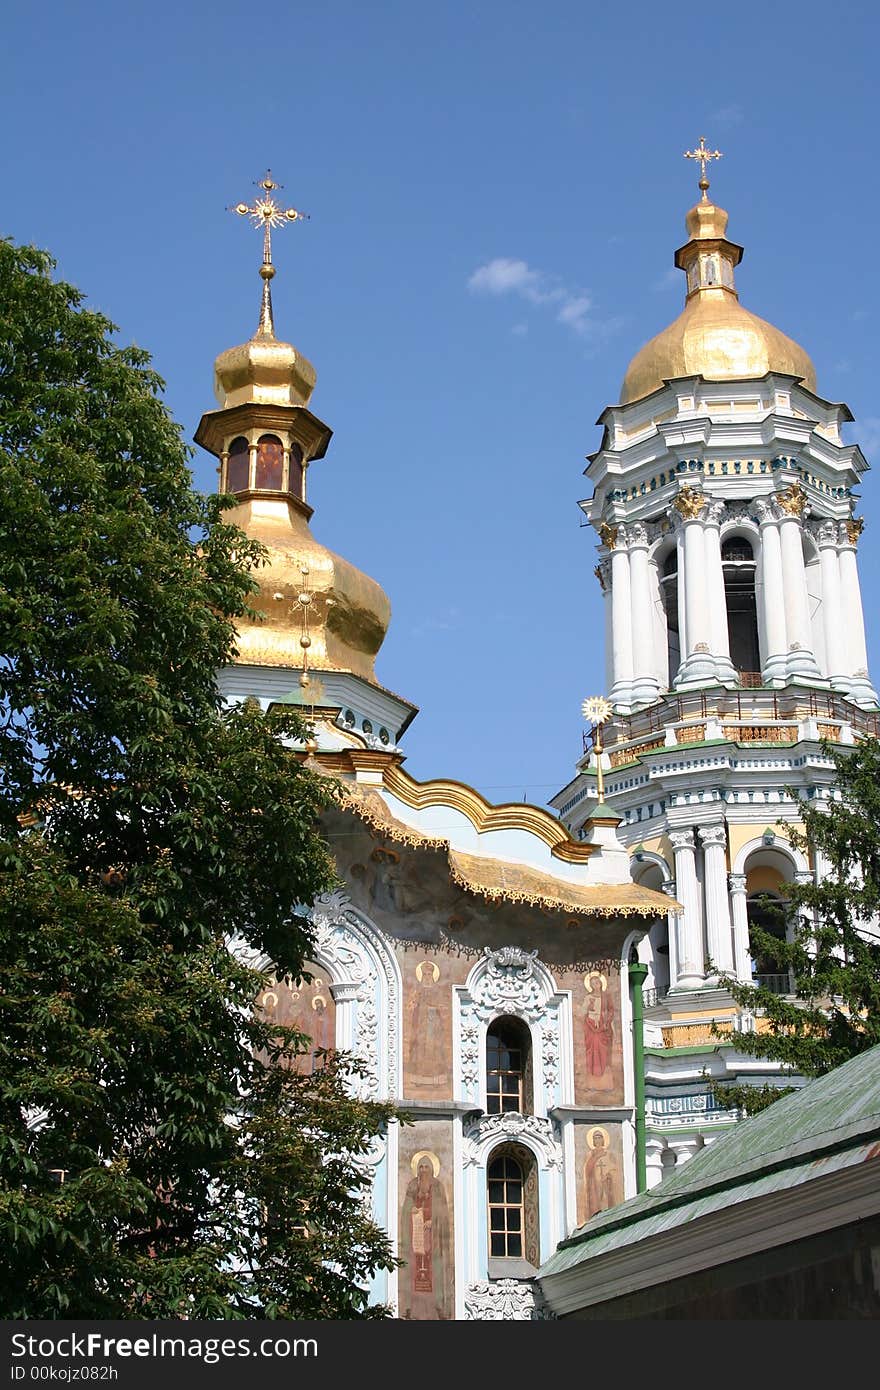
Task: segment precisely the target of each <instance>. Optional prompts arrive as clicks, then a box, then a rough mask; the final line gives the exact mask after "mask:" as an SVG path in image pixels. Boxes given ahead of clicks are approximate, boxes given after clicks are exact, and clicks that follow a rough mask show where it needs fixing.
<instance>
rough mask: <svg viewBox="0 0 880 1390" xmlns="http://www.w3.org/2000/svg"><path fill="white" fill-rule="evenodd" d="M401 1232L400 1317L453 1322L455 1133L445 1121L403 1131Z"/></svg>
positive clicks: (427, 1122) (401, 1143) (401, 1145)
mask: <svg viewBox="0 0 880 1390" xmlns="http://www.w3.org/2000/svg"><path fill="white" fill-rule="evenodd" d="M399 1230H400V1235H399V1241H400V1246H399V1254H400V1256H401V1258H402V1259H403V1260H404V1261H405V1264H404V1265H403V1266H402V1268H401V1270H400V1273H399V1275H398V1302H399V1305H400V1317H402V1318H409V1319H412V1320H413V1321H414V1322H425V1321H434V1320H443V1321H445V1320H448V1319H451V1318H453V1317H454V1316H455V1276H454V1258H455V1255H454V1242H453V1216H452V1132H451V1128H450V1126H449V1125H448V1124H444V1123H443V1122H442V1121H425V1122H422V1123H420V1124H417V1125H414V1126H413V1127H412V1128H408V1129H404V1130H402V1131H401V1136H400V1228H399Z"/></svg>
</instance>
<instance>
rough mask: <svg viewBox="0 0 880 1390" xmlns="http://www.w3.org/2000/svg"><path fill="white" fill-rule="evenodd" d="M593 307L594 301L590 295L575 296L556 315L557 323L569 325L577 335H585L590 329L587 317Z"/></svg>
mask: <svg viewBox="0 0 880 1390" xmlns="http://www.w3.org/2000/svg"><path fill="white" fill-rule="evenodd" d="M592 307H593V301H592V299H591V298H590V296H589V295H588V294H578V295H574V296H572V297H571V298H567V299H566V301H565V303H564V304H563V305H562V307H561V309H560V310H559V313H558V314H557V315H556V319H557V322H558V323H567V324H568V326H569V328H573V329H574V330H575V332H576V333H585V332H586V331H587V329H588V327H589V325H588V323H587V315H588V314H589V312H590V309H591V308H592Z"/></svg>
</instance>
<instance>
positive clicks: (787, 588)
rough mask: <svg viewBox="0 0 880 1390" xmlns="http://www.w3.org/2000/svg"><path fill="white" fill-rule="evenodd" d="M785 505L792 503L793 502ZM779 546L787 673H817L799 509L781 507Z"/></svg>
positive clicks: (796, 674) (811, 674) (791, 674)
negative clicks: (786, 643)
mask: <svg viewBox="0 0 880 1390" xmlns="http://www.w3.org/2000/svg"><path fill="white" fill-rule="evenodd" d="M787 505H791V506H795V505H796V503H795V502H792V503H788V504H787ZM779 542H780V547H781V550H782V591H783V594H784V598H785V631H786V635H787V637H788V658H787V662H786V668H787V672H788V675H789V676H818V675H819V667H818V666H817V665H816V658H815V656H814V655H813V631H812V625H811V623H810V606H809V600H808V597H807V576H806V574H805V573H804V543H803V536H802V530H801V518H800V514H799V513H798V512H796V511H795V512H790V511H784V512H783V514H782V516H781V517H780V520H779Z"/></svg>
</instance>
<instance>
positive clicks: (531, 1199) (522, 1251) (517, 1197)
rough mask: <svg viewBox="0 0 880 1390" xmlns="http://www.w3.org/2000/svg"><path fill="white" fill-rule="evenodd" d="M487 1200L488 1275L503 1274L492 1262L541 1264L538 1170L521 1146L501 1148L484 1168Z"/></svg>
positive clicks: (502, 1269) (532, 1156)
mask: <svg viewBox="0 0 880 1390" xmlns="http://www.w3.org/2000/svg"><path fill="white" fill-rule="evenodd" d="M486 1192H487V1197H488V1224H489V1241H488V1245H489V1261H490V1265H489V1272H490V1276H493V1275H494V1276H496V1277H497V1276H498V1275H499V1274H502V1273H504V1272H505V1270H504V1267H503V1266H499V1264H497V1263H496V1261H502V1260H526V1261H528V1263H529V1264H530V1265H532V1266H534V1267H535V1268H537V1267H538V1265H539V1264H540V1261H541V1251H540V1225H539V1220H538V1166H537V1164H536V1162H535V1156H534V1154H532V1153H531V1152H530V1151H529V1150H528V1149H527V1148H525V1147H524V1146H523V1145H522V1144H503V1145H502V1146H501V1147H500V1148H498V1149H495V1150H494V1151H493V1153H492V1154H491V1155H490V1158H489V1162H488V1164H487V1166H486Z"/></svg>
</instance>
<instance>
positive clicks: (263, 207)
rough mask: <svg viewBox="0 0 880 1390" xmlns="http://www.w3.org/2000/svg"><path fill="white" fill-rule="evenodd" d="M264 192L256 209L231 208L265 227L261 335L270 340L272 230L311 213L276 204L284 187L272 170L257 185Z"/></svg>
mask: <svg viewBox="0 0 880 1390" xmlns="http://www.w3.org/2000/svg"><path fill="white" fill-rule="evenodd" d="M254 187H255V188H259V189H260V190H261V192H260V194H259V195H258V196H257V197H256V198H255V199H254V202H253V206H248V204H247V203H236V204H235V205H234V207H231V208H230V209H229V211H230V212H237V213H238V215H239V217H250V218H251V219H252V220H253V224H254V226H255V227H262V228H263V264H262V265H261V267H260V275H261V276H262V279H263V305H262V310H261V313H260V327H259V332H260V333H262V334H264V335H265V336H267V337H270V338H272V337H274V336H275V333H274V326H273V323H272V300H271V297H270V294H269V281H270V280H271V279H272V277H273V275H274V274H275V267H274V266H273V265H272V228H273V227H282V226H284V224H285V223H286V222H301V221H308V216H309V214H308V213H307V212H300V211H299V209H298V208H283V207H281V206H279V204H278V203H276V202H275V199H274V198H273V197H272V194H273V193H274V192H275V191H276V190H277V189H279V188H282V187H283V184H280V183H276V182H275V180H274V179H273V177H272V170H271V169H267V170H266V172H265V174H264V175H263V177H262V178H261V179H260V180H259V181H258V182H257V183H255V185H254Z"/></svg>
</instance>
